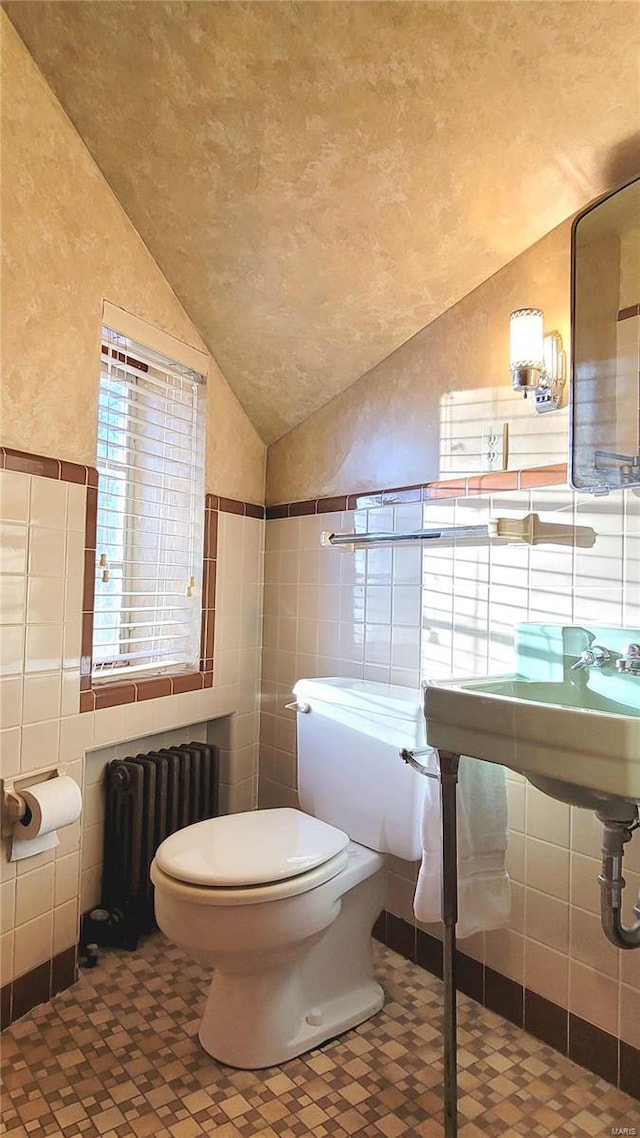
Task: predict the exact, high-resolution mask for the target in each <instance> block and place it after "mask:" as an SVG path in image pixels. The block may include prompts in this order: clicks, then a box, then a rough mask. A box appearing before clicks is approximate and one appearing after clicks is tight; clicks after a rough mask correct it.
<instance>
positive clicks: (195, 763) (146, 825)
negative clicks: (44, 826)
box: [91, 743, 218, 948]
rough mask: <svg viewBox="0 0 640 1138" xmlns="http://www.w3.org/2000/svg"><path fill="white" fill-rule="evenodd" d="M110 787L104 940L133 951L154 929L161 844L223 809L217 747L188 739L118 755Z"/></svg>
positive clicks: (111, 766) (109, 775)
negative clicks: (154, 869) (154, 865)
mask: <svg viewBox="0 0 640 1138" xmlns="http://www.w3.org/2000/svg"><path fill="white" fill-rule="evenodd" d="M106 791H107V802H106V817H105V840H104V858H103V881H102V902H101V910H102V913H103V917H102V920H103V921H106V920H107V914H108V915H109V929H107V928H105V929H104V930H103V931H104V933H105V936H104V937H103V938H102V939H101V940H100V939H98V943H111V944H114V943H115V944H121V945H124V946H125V947H127V948H135V947H136V946H137V943H138V937H139V935H140V933H145V932H149V931H150V930H151V929H153V928H155V918H154V912H153V885H152V884H151V880H150V878H149V867H150V865H151V862H152V860H153V856H154V854H155V852H156V850H157V848H158V846H159V845H160V843H161V842H162V841H163V840H164V839H165V838H166V837H168V836H169V834H173V833H174V832H175V831H176V830H180V829H182V827H183V826H190V825H191V824H192V823H193V822H201V821H203V820H204V819H205V818H213V817H215V816H216V814H217V813H218V748H217V747H211V746H209V745H208V744H205V743H182V744H180V746H177V747H167V748H161V749H160V750H157V751H150V752H149V753H148V754H145V755H135V756H130V757H128V758H126V759H114V760H113V761H112V762H111V763H109V765H108V767H107V771H106ZM91 915H92V916H93V914H91ZM93 923H95V922H93ZM95 936H96V938H98V937H99V931H97V932H96V933H95Z"/></svg>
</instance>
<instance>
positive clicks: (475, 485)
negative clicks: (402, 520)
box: [266, 462, 567, 521]
mask: <svg viewBox="0 0 640 1138" xmlns="http://www.w3.org/2000/svg"><path fill="white" fill-rule="evenodd" d="M566 481H567V466H566V463H564V462H560V463H554V464H553V465H551V466H535V467H531V468H530V469H528V470H504V471H499V472H497V473H494V474H477V475H473V476H471V475H470V476H469V477H468V478H466V477H465V478H451V479H445V480H444V481H442V482H423V483H420V484H418V485H415V486H397V487H395V488H394V489H391V490H368V491H366V492H365V491H363V492H362V493H358V494H339V495H334V496H333V497H331V498H308V499H306V500H305V501H303V502H282V503H280V504H279V505H274V506H267V507H266V518H267V521H275V520H276V519H278V518H299V517H303V516H305V515H307V514H332V513H338V512H340V511H342V510H365V509H375V508H376V507H377V506H397V505H402V504H404V503H406V502H430V501H435V500H437V499H440V498H466V497H470V496H475V495H477V494H491V493H495V492H496V491H497V490H530V489H533V488H535V487H537V486H555V485H562V484H563V483H565V482H566Z"/></svg>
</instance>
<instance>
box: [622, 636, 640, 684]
mask: <svg viewBox="0 0 640 1138" xmlns="http://www.w3.org/2000/svg"><path fill="white" fill-rule="evenodd" d="M616 670H617V671H618V672H626V673H627V674H628V675H632V676H640V644H627V647H626V648H625V650H624V653H623V655H622V656H621V657H620V659H619V660H616Z"/></svg>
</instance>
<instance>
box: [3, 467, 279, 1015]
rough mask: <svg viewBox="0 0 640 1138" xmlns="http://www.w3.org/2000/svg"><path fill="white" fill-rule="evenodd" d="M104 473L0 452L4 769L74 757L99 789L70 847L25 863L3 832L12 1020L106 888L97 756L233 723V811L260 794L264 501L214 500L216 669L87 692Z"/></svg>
mask: <svg viewBox="0 0 640 1138" xmlns="http://www.w3.org/2000/svg"><path fill="white" fill-rule="evenodd" d="M94 475H95V472H94V471H93V470H92V468H91V467H85V466H79V465H77V464H74V463H69V462H63V461H60V460H58V459H53V458H48V457H43V456H38V455H29V454H25V453H23V452H19V451H14V450H10V449H7V448H3V449H2V450H0V538H1V540H2V548H3V565H2V577H1V579H0V605H1V611H0V624H1V625H2V644H1V660H0V756H1V757H0V763H1V765H0V777H1V778H2V779H3V780H6V779H19V778H20V777H26V776H29V774H30V772H31V771H34V770H40V769H43V768H44V767H47V768H49V767H55V766H56V765H60V766H63V767H64V768H65V770H66V773H67V774H69V775H71V777H73V778H74V779H75V780H76V781H77V782H78V784H79V785H80V787H81V789H82V791H83V801H84V810H83V817H82V820H81V821H80V822H78V823H76V824H75V825H73V826H68V827H65V829H64V830H61V831H60V835H59V837H60V845H59V846H58V847H57V848H56V849H55V850H50V851H47V852H46V853H43V854H39V855H37V856H36V857H33V858H28V859H25V860H24V861H22V862H18V863H16V862H10V861H9V860H8V855H7V852H6V844H7V843H6V842H5V841H3V843H2V853H1V856H0V907H1V914H2V926H1V933H0V950H1V956H0V972H1V977H2V1011H3V1022H4V1023H6V1022H7V1020H11V1019H12V1018H16V1016H17V1015H22V1014H24V1012H25V1011H26V1010H27V1006H26V1004H27V1003H28V1002H29V999H30V1000H32V1001H33V1004H35V1003H37V1002H39V1000H40V999H43V998H47V997H48V994H49V993H51V992H53V991H54V990H59V987H60V985H61V984H62V982H63V981H64V983H65V984H66V983H68V982H70V981H71V979H72V978H73V976H74V975H75V952H76V949H75V946H76V943H77V936H78V919H79V913H80V912H81V911H84V910H85V909H87V908H90V907H91V906H92V905H94V904H96V902H97V900H99V892H98V890H99V874H98V872H97V870H98V869H99V863H100V861H101V839H100V837H99V834H100V833H101V831H100V826H101V824H102V818H103V804H102V801H101V798H100V794H99V788H98V787H97V785H96V784H95V782H94V781H93V779H92V777H91V770H89V777H87V770H88V765H87V762H86V757H87V755H89V756H90V755H91V754H93V752H94V751H98V750H100V749H102V748H104V747H108V748H113V749H114V753H115V751H116V750H117V748H118V747H119V746H121V745H124V747H125V748H128V747H129V746H131V747H132V748H135V749H136V751H137V750H143V749H145V748H144V740H145V739H146V738H147V737H149V736H150V735H158V733H162V732H167V731H172V730H174V729H181V730H182V731H183V732H184V733H185V734H186V733H187V732H188V731H189V730H190V729H191V728H192V727H193V725H198V724H205V725H208V726H207V727H206V730H208V731H214V732H216V731H218V732H219V733H220V738H219V739H216V741H217V742H218V743H219V745H220V748H221V754H220V761H221V786H220V803H221V810H223V811H224V812H231V811H235V810H242V809H251V808H252V807H254V806H255V805H256V804H257V783H258V736H259V715H260V710H259V709H260V705H259V685H260V666H261V639H262V593H263V548H264V507H262V506H255V505H253V504H252V503H244V502H237V501H235V500H233V499H228V498H220V497H218V496H215V495H208V496H207V513H208V515H209V516H208V522H209V525H208V532H207V541H208V543H209V544H208V546H207V551H208V552H209V554H210V556H209V558H208V560H209V563H210V565H209V569H210V576H209V579H208V586H207V590H206V591H205V604H204V606H203V633H204V635H205V636H206V637H209V635H210V634H211V636H212V635H213V616H214V614H215V620H216V628H215V642H213V640H211V639H208V640H207V641H206V643H207V650H206V653H205V654H203V660H204V661H205V662H206V665H207V667H206V670H204V669H201V670H200V671H199V672H198V673H194V674H192V675H191V676H188V675H182V676H179V677H171V678H165V679H161V680H150V681H147V682H145V683H144V684H142V683H139V684H138V683H136V684H135V685H123V684H118V685H111V686H109V685H107V686H102V687H100V688H96V689H95V692H96V693H97V694H94V691H93V690H89V689H87V690H84V691H82V690H81V685H82V682H83V677H86V679H85V684H86V681H87V679H88V680H89V681H90V665H89V670H87V665H86V660H87V656H88V652H87V651H86V650H85V649H86V636H87V627H88V621H87V614H90V613H91V611H92V592H93V578H94V573H95V555H94V552H93V550H94V548H95V542H94V543H93V546H92V544H91V542H90V541H89V542H87V538H86V534H87V529H89V531H90V532H91V525H92V524H93V525H94V526H95V521H94V522H93V523H92V522H91V517H90V515H93V517H94V518H95V511H94V509H93V507H92V501H93V499H94V496H95V486H94V485H93V483H94V482H95V477H94ZM94 532H95V529H94ZM87 547H88V548H89V555H87V553H86V549H87ZM83 636H84V638H85V644H84V647H83ZM89 643H90V641H89ZM83 660H84V671H83ZM207 676H208V677H210V680H209V679H206V677H207ZM205 682H206V683H207V684H209V683H210V686H205ZM117 689H118V690H117ZM134 695H135V697H136V698H134ZM123 697H124V698H123ZM88 700H90V701H91V704H90V706H89V705H88V702H87V701H88ZM81 701H83V703H84V707H83V710H82V713H81V707H80V704H81ZM223 721H224V723H225V726H224V729H222V728H220V726H219V725H220V724H221V723H222V722H223ZM72 957H73V959H72Z"/></svg>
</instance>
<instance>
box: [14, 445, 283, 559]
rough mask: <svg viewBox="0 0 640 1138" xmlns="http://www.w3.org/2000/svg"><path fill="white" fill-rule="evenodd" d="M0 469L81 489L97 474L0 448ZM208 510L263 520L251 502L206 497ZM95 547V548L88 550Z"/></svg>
mask: <svg viewBox="0 0 640 1138" xmlns="http://www.w3.org/2000/svg"><path fill="white" fill-rule="evenodd" d="M0 470H16V471H18V472H19V473H21V474H37V475H38V476H39V477H40V478H54V479H56V480H57V481H59V482H76V483H78V484H80V485H81V486H97V485H98V472H97V470H96V469H95V467H94V466H81V465H80V464H79V463H77V462H67V461H66V459H63V458H51V457H50V456H48V455H44V454H30V453H29V452H28V451H26V450H14V449H13V448H12V447H4V446H0ZM206 497H207V499H209V500H210V502H211V508H212V509H215V510H219V511H220V512H221V513H226V514H242V515H243V516H244V517H247V518H264V515H265V507H264V506H262V505H257V504H256V503H255V502H241V501H239V499H237V498H222V497H220V496H219V495H217V494H207V496H206ZM92 548H95V545H94V546H93V547H92Z"/></svg>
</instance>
